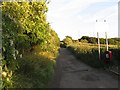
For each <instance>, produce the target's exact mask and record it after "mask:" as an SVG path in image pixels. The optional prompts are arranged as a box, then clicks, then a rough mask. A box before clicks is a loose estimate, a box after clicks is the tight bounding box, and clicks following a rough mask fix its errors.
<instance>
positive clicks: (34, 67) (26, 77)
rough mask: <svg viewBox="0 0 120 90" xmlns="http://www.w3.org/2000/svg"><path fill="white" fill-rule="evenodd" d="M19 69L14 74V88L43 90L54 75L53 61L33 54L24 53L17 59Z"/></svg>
mask: <svg viewBox="0 0 120 90" xmlns="http://www.w3.org/2000/svg"><path fill="white" fill-rule="evenodd" d="M18 63H19V67H20V68H19V69H18V70H17V71H16V73H15V74H14V78H13V87H14V88H44V87H47V85H48V84H49V81H50V80H51V79H52V76H53V74H54V65H55V60H49V59H48V58H46V57H43V56H40V55H36V54H34V53H29V54H28V53H26V54H24V56H23V58H21V59H19V62H18Z"/></svg>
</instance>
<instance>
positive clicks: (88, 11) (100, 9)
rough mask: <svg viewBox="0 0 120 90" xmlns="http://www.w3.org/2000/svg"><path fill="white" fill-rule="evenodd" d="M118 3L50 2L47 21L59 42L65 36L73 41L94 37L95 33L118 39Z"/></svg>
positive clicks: (97, 0) (101, 0)
mask: <svg viewBox="0 0 120 90" xmlns="http://www.w3.org/2000/svg"><path fill="white" fill-rule="evenodd" d="M118 1H119V0H51V2H50V4H49V5H48V7H49V11H48V13H47V19H48V21H49V22H50V24H51V27H52V28H53V29H54V30H55V31H56V32H57V34H58V36H59V37H60V39H61V40H62V39H63V38H65V36H67V35H69V36H71V37H73V39H78V38H81V36H94V37H96V36H97V34H96V32H99V34H100V37H105V34H104V33H105V32H108V37H118ZM96 20H98V22H97V23H96ZM103 20H106V21H107V22H103Z"/></svg>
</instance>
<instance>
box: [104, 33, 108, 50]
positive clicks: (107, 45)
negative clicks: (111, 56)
mask: <svg viewBox="0 0 120 90" xmlns="http://www.w3.org/2000/svg"><path fill="white" fill-rule="evenodd" d="M105 37H106V46H107V51H108V38H107V32H105Z"/></svg>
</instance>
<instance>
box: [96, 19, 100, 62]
mask: <svg viewBox="0 0 120 90" xmlns="http://www.w3.org/2000/svg"><path fill="white" fill-rule="evenodd" d="M96 22H98V20H96ZM97 38H98V54H99V60H100V59H101V58H100V39H99V33H98V32H97Z"/></svg>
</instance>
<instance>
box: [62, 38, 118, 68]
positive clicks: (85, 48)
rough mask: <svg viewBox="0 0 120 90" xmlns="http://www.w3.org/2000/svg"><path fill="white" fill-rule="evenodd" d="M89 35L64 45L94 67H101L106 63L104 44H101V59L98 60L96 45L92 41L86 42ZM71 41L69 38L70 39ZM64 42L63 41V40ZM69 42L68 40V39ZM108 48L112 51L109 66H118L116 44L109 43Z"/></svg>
mask: <svg viewBox="0 0 120 90" xmlns="http://www.w3.org/2000/svg"><path fill="white" fill-rule="evenodd" d="M89 38H90V37H88V36H83V37H82V39H81V40H80V42H78V41H75V40H72V41H73V43H71V44H69V43H67V44H68V45H66V44H64V45H66V47H67V48H68V49H69V50H70V51H71V52H73V54H74V55H75V56H76V57H77V58H78V59H79V60H81V61H83V62H84V63H86V64H88V65H90V66H92V67H95V68H103V67H106V66H107V65H106V64H105V61H106V58H105V51H106V45H105V44H102V45H101V48H100V50H101V60H99V54H98V45H97V44H93V43H88V42H87V39H88V40H89ZM70 41H71V40H70ZM63 42H64V41H63ZM68 42H69V41H68ZM109 50H110V51H112V55H113V56H112V62H111V66H112V65H115V66H118V61H119V51H120V49H118V45H109Z"/></svg>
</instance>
